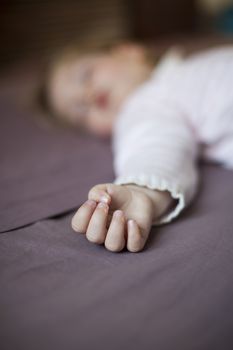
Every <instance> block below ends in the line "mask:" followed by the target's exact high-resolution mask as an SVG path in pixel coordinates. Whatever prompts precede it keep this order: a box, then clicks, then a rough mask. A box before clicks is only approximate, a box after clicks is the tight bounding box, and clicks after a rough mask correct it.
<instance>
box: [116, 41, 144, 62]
mask: <svg viewBox="0 0 233 350" xmlns="http://www.w3.org/2000/svg"><path fill="white" fill-rule="evenodd" d="M111 53H112V55H113V56H115V57H118V58H120V59H124V60H125V59H128V60H132V61H134V62H135V61H138V62H142V61H144V60H145V57H146V48H145V47H144V46H142V45H140V44H135V43H130V42H126V43H122V44H118V45H117V46H115V47H114V48H113V49H112V51H111Z"/></svg>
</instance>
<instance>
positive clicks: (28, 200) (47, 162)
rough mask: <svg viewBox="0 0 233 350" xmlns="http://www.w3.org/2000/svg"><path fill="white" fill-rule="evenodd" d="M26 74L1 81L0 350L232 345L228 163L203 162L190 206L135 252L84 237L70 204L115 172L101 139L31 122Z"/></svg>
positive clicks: (232, 227)
mask: <svg viewBox="0 0 233 350" xmlns="http://www.w3.org/2000/svg"><path fill="white" fill-rule="evenodd" d="M27 72H29V67H28V66H27V67H26V69H25V68H24V69H22V70H21V72H20V73H17V72H14V74H11V77H9V76H8V77H7V80H6V82H5V84H4V87H2V86H1V87H0V113H1V128H0V133H1V135H0V142H1V147H0V153H1V173H0V193H1V197H0V231H1V232H2V234H0V310H1V311H0V343H1V349H2V350H12V349H17V350H18V349H19V350H21V349H22V350H25V349H33V350H37V349H38V350H39V349H44V350H51V349H56V350H63V349H68V350H73V349H75V350H76V349H82V350H85V349H86V350H90V349H102V350H105V349H108V350H109V349H111V350H114V349H119V348H122V349H134V350H139V349H147V350H150V349H151V350H152V349H153V350H154V349H159V350H170V349H178V350H183V349H189V350H194V349H195V350H215V349H216V350H219V349H224V350H231V349H232V348H233V333H232V329H233V302H232V295H233V279H232V275H233V255H232V251H233V215H232V208H233V173H232V172H230V171H228V170H225V169H222V168H220V167H217V166H215V165H210V164H209V165H208V164H205V165H204V164H202V165H201V172H202V183H201V188H200V192H199V195H198V196H197V198H196V200H195V202H194V203H193V205H192V206H191V207H190V208H188V209H187V210H186V211H185V212H184V213H183V214H182V215H181V216H180V217H179V219H178V220H176V221H175V222H173V223H172V224H170V225H165V226H163V227H159V228H156V227H154V228H153V229H152V231H151V234H150V239H149V241H148V244H147V246H146V249H145V250H144V251H143V252H141V253H138V254H132V253H128V252H127V251H123V252H122V253H119V254H113V253H110V252H108V251H107V250H105V249H104V247H103V246H98V245H93V244H90V243H89V242H88V241H87V240H86V239H85V236H84V235H81V234H77V233H74V232H72V230H71V228H70V218H71V215H72V213H71V212H70V213H69V211H71V210H72V209H73V208H75V207H77V206H79V205H80V204H81V203H82V202H83V200H84V199H85V198H86V195H87V191H88V190H89V188H90V187H91V186H92V185H94V184H96V183H101V182H106V181H112V179H113V178H114V174H113V169H112V154H111V147H110V141H108V140H106V141H101V140H97V139H95V138H94V137H90V136H87V135H82V134H80V133H79V134H77V133H75V132H73V131H70V130H62V129H56V128H47V127H44V126H43V125H41V124H40V123H37V122H36V121H35V119H33V118H32V117H33V111H32V110H30V108H26V107H25V105H24V104H22V100H23V99H22V98H21V97H22V95H23V96H28V94H29V92H30V91H31V88H32V86H33V84H34V82H35V81H34V80H33V79H34V78H33V79H32V75H33V74H34V73H35V67H32V73H33V74H31V73H30V72H29V73H27ZM26 73H27V74H26ZM29 95H30V94H29ZM22 226H24V227H22ZM20 227H21V228H20ZM6 231H8V232H6ZM4 232H5V233H4Z"/></svg>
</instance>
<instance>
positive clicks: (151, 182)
mask: <svg viewBox="0 0 233 350" xmlns="http://www.w3.org/2000/svg"><path fill="white" fill-rule="evenodd" d="M113 183H114V184H116V185H126V184H135V185H138V186H144V187H148V188H150V189H152V190H158V191H168V192H170V194H171V196H172V198H174V199H176V200H178V203H177V205H176V206H175V207H174V208H172V209H171V211H170V212H168V213H166V214H165V215H164V216H162V217H160V218H159V219H158V220H155V221H153V222H152V225H156V226H157V225H162V224H166V223H169V222H171V221H172V220H173V219H175V218H176V217H177V216H178V215H179V214H180V212H181V211H182V210H183V209H184V208H185V207H186V206H187V202H188V201H187V198H186V197H187V196H185V191H184V190H182V189H181V187H180V186H179V185H178V184H177V183H172V182H169V181H168V180H166V179H160V178H157V177H155V176H148V175H144V174H141V175H139V176H134V175H133V176H131V175H126V176H119V177H117V178H116V179H115V180H114V182H113Z"/></svg>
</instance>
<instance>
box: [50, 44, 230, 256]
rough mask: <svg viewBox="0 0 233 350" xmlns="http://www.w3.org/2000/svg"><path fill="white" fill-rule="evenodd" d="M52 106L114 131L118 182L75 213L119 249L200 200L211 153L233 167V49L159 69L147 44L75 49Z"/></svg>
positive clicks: (82, 225)
mask: <svg viewBox="0 0 233 350" xmlns="http://www.w3.org/2000/svg"><path fill="white" fill-rule="evenodd" d="M46 93H47V100H48V104H49V108H50V110H51V111H52V112H53V114H54V115H55V116H56V118H58V119H59V120H61V121H65V122H66V123H67V122H68V123H69V124H70V125H72V126H73V127H77V128H82V129H85V130H87V131H88V132H90V133H93V134H95V135H98V136H100V137H109V136H111V137H112V146H113V155H114V170H115V175H116V178H115V180H114V182H113V183H104V184H97V185H96V186H94V187H93V188H91V189H90V191H89V193H88V197H87V201H86V202H85V203H84V204H83V205H82V206H81V207H80V208H79V209H78V210H77V212H76V214H75V215H74V217H73V219H72V227H73V229H74V230H75V231H77V232H80V233H83V234H85V235H86V238H87V239H88V240H89V241H90V242H93V243H96V244H104V245H105V247H106V248H107V249H108V250H110V251H113V252H119V251H121V250H123V249H124V248H127V249H128V250H129V251H130V252H139V251H141V250H142V249H143V247H144V246H145V243H146V241H147V239H148V236H149V233H150V230H151V226H152V225H161V224H163V223H168V222H170V221H171V220H173V219H174V218H176V217H177V216H178V215H179V214H180V213H181V211H182V210H183V209H184V208H185V207H186V206H187V205H189V203H190V202H191V201H192V199H193V198H194V196H195V194H196V192H197V188H198V182H199V181H198V180H199V171H198V165H197V161H198V159H199V158H200V157H201V158H203V159H206V160H209V161H214V162H218V163H220V164H222V165H223V166H225V167H227V168H229V169H230V168H231V169H233V47H232V46H225V47H219V48H215V49H211V50H208V51H205V52H202V53H199V54H196V55H193V56H189V57H188V58H185V59H183V58H182V57H181V55H180V54H179V53H177V52H171V53H169V54H167V55H166V57H164V59H162V60H161V62H160V63H159V64H157V65H156V66H155V67H154V64H153V63H152V61H151V60H150V59H149V58H148V51H147V49H146V48H144V47H143V46H141V45H136V44H122V45H118V46H116V47H115V48H113V49H111V50H108V51H104V52H98V51H97V52H95V53H93V52H91V53H87V54H84V55H83V54H80V55H77V54H74V55H68V56H66V57H65V58H64V57H63V59H61V60H59V61H57V63H56V64H54V66H53V68H52V69H51V71H50V74H49V77H48V81H47V86H46Z"/></svg>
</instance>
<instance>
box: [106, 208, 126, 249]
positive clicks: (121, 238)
mask: <svg viewBox="0 0 233 350" xmlns="http://www.w3.org/2000/svg"><path fill="white" fill-rule="evenodd" d="M124 246H125V218H124V214H123V212H122V211H121V210H116V211H115V212H114V214H113V217H112V221H111V223H110V226H109V229H108V232H107V236H106V240H105V247H106V248H107V249H108V250H110V251H112V252H119V251H121V250H122V249H123V248H124Z"/></svg>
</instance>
